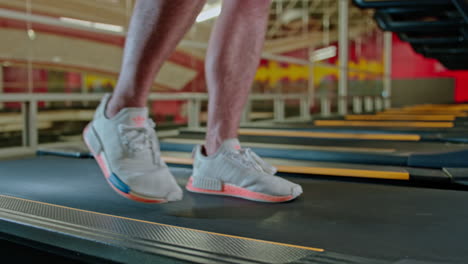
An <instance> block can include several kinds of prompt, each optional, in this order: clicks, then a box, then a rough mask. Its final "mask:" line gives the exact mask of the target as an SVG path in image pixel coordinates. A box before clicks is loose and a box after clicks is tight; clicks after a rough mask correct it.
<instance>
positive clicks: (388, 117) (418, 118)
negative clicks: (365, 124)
mask: <svg viewBox="0 0 468 264" xmlns="http://www.w3.org/2000/svg"><path fill="white" fill-rule="evenodd" d="M455 118H456V117H455V116H454V115H389V114H387V115H347V116H346V117H345V119H346V120H396V121H398V120H405V121H455Z"/></svg>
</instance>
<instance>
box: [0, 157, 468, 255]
mask: <svg viewBox="0 0 468 264" xmlns="http://www.w3.org/2000/svg"><path fill="white" fill-rule="evenodd" d="M173 172H174V173H175V174H176V176H177V180H178V182H179V184H180V185H184V184H185V183H186V181H187V177H188V176H189V174H190V172H191V171H190V170H187V169H174V170H173ZM290 179H291V180H293V181H295V182H297V183H299V184H301V185H302V186H303V188H304V194H303V195H302V196H301V197H300V198H299V199H298V200H296V201H293V202H290V203H284V204H262V203H254V202H250V201H245V200H241V199H236V198H230V197H216V196H208V195H200V194H192V193H189V192H185V197H184V200H183V201H181V202H176V203H169V204H162V205H151V204H141V203H136V202H133V201H130V200H127V199H125V198H122V197H120V196H119V195H117V194H116V193H114V191H113V190H112V189H111V188H110V187H109V186H107V183H106V182H105V180H104V179H103V176H102V175H101V173H100V171H99V168H98V166H97V165H96V163H95V161H94V160H88V159H72V158H59V157H50V156H42V157H37V158H29V159H23V160H12V161H2V162H0V180H1V182H2V184H1V185H0V194H1V195H10V196H14V197H19V198H24V199H31V200H36V201H40V202H44V203H53V204H58V205H62V206H67V207H72V208H77V209H82V210H89V211H96V212H100V213H105V214H111V215H117V216H122V217H128V218H134V219H140V220H145V221H151V222H158V223H162V224H169V225H176V226H181V227H188V228H193V229H200V230H205V231H210V232H217V233H225V234H230V235H236V236H242V237H250V238H256V239H262V240H268V241H275V242H281V243H288V244H294V245H301V246H308V247H319V248H325V249H326V250H331V251H333V252H338V253H343V254H349V255H355V256H361V257H367V258H374V259H385V260H391V261H396V260H399V259H402V258H410V259H419V260H425V261H436V262H442V263H448V262H453V263H464V262H465V261H466V259H468V252H467V251H466V244H465V241H466V237H468V227H467V225H466V219H468V203H467V201H468V192H462V191H455V190H437V189H427V188H417V187H408V186H392V185H384V184H377V183H374V182H365V181H363V182H343V181H335V180H323V179H307V178H301V177H297V178H290Z"/></svg>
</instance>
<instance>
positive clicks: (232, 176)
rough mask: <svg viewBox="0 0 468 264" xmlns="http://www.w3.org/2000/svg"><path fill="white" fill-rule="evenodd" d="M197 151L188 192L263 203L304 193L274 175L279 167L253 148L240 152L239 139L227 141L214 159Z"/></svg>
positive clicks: (294, 185) (298, 186)
mask: <svg viewBox="0 0 468 264" xmlns="http://www.w3.org/2000/svg"><path fill="white" fill-rule="evenodd" d="M202 148H203V147H202V146H197V147H195V149H194V153H193V154H194V163H193V167H194V168H193V174H192V176H191V177H190V179H189V181H188V183H187V186H186V188H187V190H189V191H191V192H197V193H206V194H215V195H227V196H235V197H240V198H244V199H248V200H253V201H260V202H271V203H278V202H286V201H290V200H293V199H295V198H297V197H298V196H299V195H300V194H301V193H302V188H301V186H300V185H298V184H295V183H292V182H290V181H287V180H285V179H282V178H280V177H277V176H274V174H275V173H276V168H274V167H273V166H271V165H269V164H267V163H266V162H265V161H263V160H262V159H261V158H260V157H258V156H257V154H255V153H254V152H252V151H251V150H250V149H248V148H247V149H241V148H240V143H239V141H238V140H237V139H229V140H226V141H225V142H224V143H223V144H222V146H221V147H220V148H219V150H218V151H217V152H216V153H215V154H214V155H212V156H208V157H207V156H205V155H204V154H203V153H202Z"/></svg>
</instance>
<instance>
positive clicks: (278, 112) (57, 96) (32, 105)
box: [0, 93, 310, 152]
mask: <svg viewBox="0 0 468 264" xmlns="http://www.w3.org/2000/svg"><path fill="white" fill-rule="evenodd" d="M103 96H104V94H66V93H50V94H40V93H35V94H31V93H16V94H2V96H1V97H0V103H1V102H21V103H22V108H21V112H22V114H23V122H24V129H23V147H25V148H30V149H36V148H37V146H38V128H37V114H38V108H37V102H40V101H43V102H54V101H95V102H96V101H100V100H101V98H102V97H103ZM170 100H183V101H187V102H188V127H189V128H199V127H200V111H201V104H202V102H203V101H207V100H208V94H206V93H175V94H168V93H151V94H150V95H149V101H170ZM248 100H249V101H248V103H247V105H250V104H251V101H254V100H256V101H265V100H270V101H274V117H275V119H274V120H273V121H284V120H285V119H286V118H285V109H284V107H285V100H299V102H300V103H299V107H300V115H299V119H304V120H308V119H309V118H310V115H309V111H308V95H307V94H251V95H250V96H249V99H248ZM246 121H250V120H246ZM0 152H1V149H0Z"/></svg>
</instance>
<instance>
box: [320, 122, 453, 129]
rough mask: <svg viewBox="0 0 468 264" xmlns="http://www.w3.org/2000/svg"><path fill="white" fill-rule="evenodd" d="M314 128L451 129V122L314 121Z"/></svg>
mask: <svg viewBox="0 0 468 264" xmlns="http://www.w3.org/2000/svg"><path fill="white" fill-rule="evenodd" d="M314 124H315V125H316V126H361V127H426V128H430V127H436V128H437V127H438V128H451V127H453V123H452V122H394V121H348V120H316V121H315V122H314Z"/></svg>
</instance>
